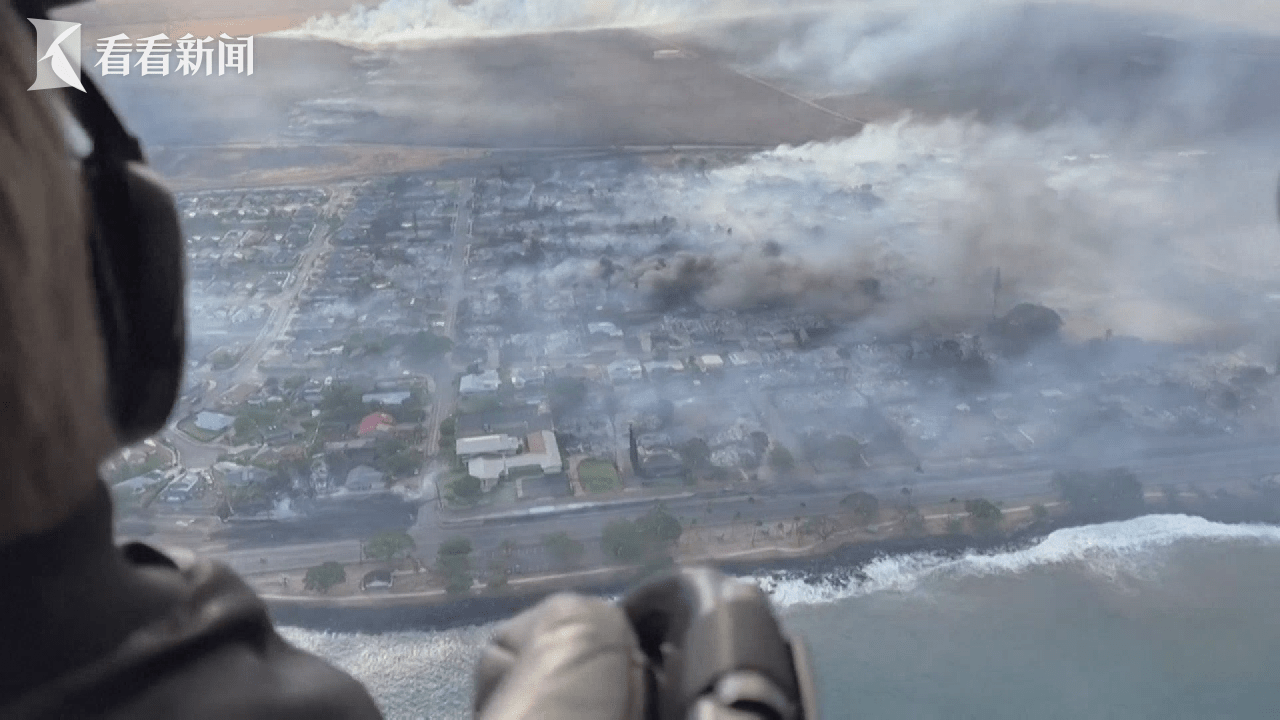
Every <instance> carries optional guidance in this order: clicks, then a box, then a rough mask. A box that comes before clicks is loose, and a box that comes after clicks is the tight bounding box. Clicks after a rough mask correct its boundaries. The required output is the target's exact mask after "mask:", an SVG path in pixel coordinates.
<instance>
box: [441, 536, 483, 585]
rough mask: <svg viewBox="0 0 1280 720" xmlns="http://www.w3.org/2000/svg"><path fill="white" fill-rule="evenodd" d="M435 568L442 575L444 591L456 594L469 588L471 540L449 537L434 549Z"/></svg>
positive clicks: (470, 579) (470, 578)
mask: <svg viewBox="0 0 1280 720" xmlns="http://www.w3.org/2000/svg"><path fill="white" fill-rule="evenodd" d="M436 570H437V571H438V572H439V573H440V574H441V575H443V576H444V580H445V586H444V589H445V592H446V593H448V594H450V595H458V594H461V593H466V592H469V591H470V590H471V585H472V583H473V582H474V581H473V579H472V577H471V541H470V540H468V539H467V538H463V537H459V538H451V539H449V540H446V541H444V542H442V543H440V547H439V548H438V549H437V550H436Z"/></svg>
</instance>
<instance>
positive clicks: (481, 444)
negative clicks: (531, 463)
mask: <svg viewBox="0 0 1280 720" xmlns="http://www.w3.org/2000/svg"><path fill="white" fill-rule="evenodd" d="M519 449H520V440H519V439H518V438H515V437H512V436H511V435H480V436H478V437H468V438H458V444H457V447H456V449H455V452H456V453H457V455H458V457H460V458H463V459H466V458H472V457H477V456H481V455H513V454H515V453H516V451H518V450H519Z"/></svg>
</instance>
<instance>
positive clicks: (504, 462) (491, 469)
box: [458, 430, 564, 492]
mask: <svg viewBox="0 0 1280 720" xmlns="http://www.w3.org/2000/svg"><path fill="white" fill-rule="evenodd" d="M513 439H514V438H513ZM458 442H459V443H461V442H462V441H461V440H459V441H458ZM459 456H460V457H461V453H459ZM535 467H536V468H537V469H538V470H540V471H541V472H542V473H558V472H560V471H561V470H563V469H564V467H563V465H562V463H561V460H560V445H559V444H558V443H557V442H556V434H555V433H554V432H552V431H550V430H539V431H537V432H533V433H529V435H528V436H527V437H526V438H525V452H523V453H520V454H517V455H494V454H490V455H484V456H477V457H473V458H471V459H470V460H469V461H468V462H467V472H468V473H469V474H470V475H471V476H473V477H476V478H479V479H480V482H481V486H482V488H483V489H484V490H485V491H486V492H487V491H489V490H491V489H492V488H493V486H494V485H496V484H497V482H498V480H500V479H502V478H503V477H506V476H507V475H508V474H509V473H510V472H511V471H512V470H519V469H524V468H535Z"/></svg>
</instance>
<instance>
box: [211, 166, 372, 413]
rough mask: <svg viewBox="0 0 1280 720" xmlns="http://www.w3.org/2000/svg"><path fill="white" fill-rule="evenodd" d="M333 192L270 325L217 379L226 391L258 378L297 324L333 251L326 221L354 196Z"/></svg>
mask: <svg viewBox="0 0 1280 720" xmlns="http://www.w3.org/2000/svg"><path fill="white" fill-rule="evenodd" d="M329 191H330V192H329V200H328V202H326V203H325V206H324V208H322V209H321V211H320V213H319V214H318V215H317V218H316V224H315V226H314V227H313V228H312V229H311V239H310V242H309V243H308V245H307V248H306V249H305V250H303V251H302V256H301V257H300V258H299V259H298V265H297V267H296V268H295V270H294V273H293V275H292V278H293V280H292V282H291V283H290V284H289V285H288V286H286V287H285V289H284V291H283V292H281V293H280V295H278V296H277V297H275V298H274V299H272V300H271V313H270V315H269V316H268V318H267V322H265V323H264V324H263V326H262V330H260V331H259V332H258V335H257V337H255V338H254V339H253V342H251V343H250V344H249V347H248V348H246V349H245V351H244V353H243V354H242V355H241V356H240V360H239V361H238V362H237V363H236V364H235V365H233V366H231V367H230V368H227V369H226V370H224V371H222V372H218V373H215V374H214V375H213V378H214V379H215V380H216V381H217V383H218V385H219V387H221V388H222V389H223V390H229V389H231V388H233V387H235V386H236V385H238V384H240V383H243V382H247V381H248V380H250V379H252V378H254V377H255V376H256V375H257V372H258V363H260V362H262V358H263V357H265V356H266V354H267V351H268V350H270V349H271V346H272V345H273V344H274V343H275V342H276V341H277V340H279V339H280V338H281V337H282V336H283V335H284V333H285V331H286V330H288V328H289V324H290V323H291V322H292V321H293V317H294V315H295V314H296V313H297V310H298V297H299V296H300V295H301V294H302V291H303V290H305V289H306V288H307V287H308V286H309V285H310V284H311V281H312V277H313V275H314V274H315V272H316V270H317V269H319V268H320V267H321V265H322V263H321V259H322V258H324V257H325V256H326V255H327V254H328V251H329V250H330V248H331V246H330V244H329V228H328V225H327V223H326V220H328V219H329V218H330V217H332V216H334V215H335V214H336V213H337V212H338V211H339V208H340V207H341V206H342V204H343V203H345V202H346V201H347V199H348V198H349V197H350V196H351V188H350V187H348V186H339V187H335V188H329Z"/></svg>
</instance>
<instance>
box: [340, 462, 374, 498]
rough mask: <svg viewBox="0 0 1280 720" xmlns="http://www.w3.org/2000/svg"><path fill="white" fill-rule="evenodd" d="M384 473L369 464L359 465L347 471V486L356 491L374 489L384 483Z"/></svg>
mask: <svg viewBox="0 0 1280 720" xmlns="http://www.w3.org/2000/svg"><path fill="white" fill-rule="evenodd" d="M382 478H383V475H382V473H380V472H378V471H377V470H375V469H373V468H371V467H369V466H368V465H357V466H355V467H353V468H351V472H349V473H347V482H346V488H347V489H348V490H353V491H356V492H361V491H365V490H372V489H373V488H375V487H377V486H378V485H379V484H381V483H382Z"/></svg>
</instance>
